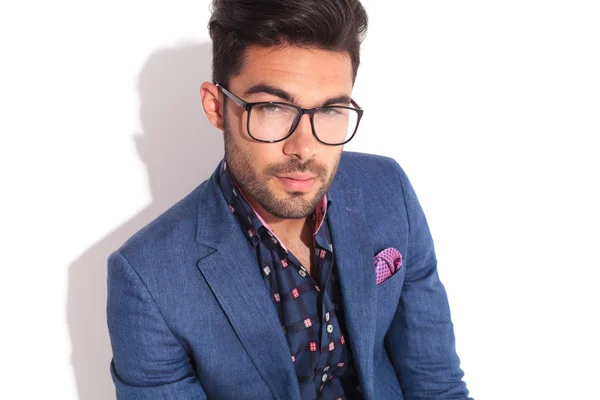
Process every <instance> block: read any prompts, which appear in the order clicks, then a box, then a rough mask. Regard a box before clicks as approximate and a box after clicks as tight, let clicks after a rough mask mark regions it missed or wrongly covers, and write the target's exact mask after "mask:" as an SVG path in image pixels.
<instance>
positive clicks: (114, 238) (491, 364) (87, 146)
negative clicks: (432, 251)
mask: <svg viewBox="0 0 600 400" xmlns="http://www.w3.org/2000/svg"><path fill="white" fill-rule="evenodd" d="M364 4H365V6H366V8H367V10H368V12H369V14H370V19H371V26H370V32H369V35H368V38H367V40H366V41H365V43H364V48H363V65H362V67H361V70H360V72H359V78H358V81H357V84H356V88H355V98H356V99H357V100H358V101H359V103H360V104H361V105H362V106H363V107H364V108H365V109H366V112H365V119H364V120H363V121H364V125H362V130H361V132H360V134H359V135H358V136H357V137H356V139H355V140H354V141H353V142H352V143H350V145H348V146H347V149H348V150H355V151H363V152H372V153H378V154H384V155H388V156H392V157H394V158H396V159H397V160H398V161H399V162H400V163H401V165H402V166H403V167H404V168H405V170H406V171H407V173H408V174H409V176H410V177H411V180H412V182H413V185H414V186H415V188H416V190H417V193H418V195H419V197H420V199H421V203H422V205H423V207H424V209H425V212H426V214H427V216H428V219H429V222H430V225H431V229H432V231H433V235H434V238H435V241H436V248H437V253H438V258H439V271H440V276H441V278H442V280H443V282H444V283H445V285H446V288H447V290H448V294H449V299H450V304H451V310H452V316H453V320H454V323H455V333H456V336H457V347H458V351H459V355H460V357H461V359H462V367H463V368H464V370H465V372H466V376H465V379H466V381H467V383H468V386H469V388H470V390H471V392H472V395H473V396H474V397H475V398H477V399H487V400H495V399H523V400H526V399H527V400H528V399H592V398H594V399H600V394H599V392H598V389H597V385H596V383H595V380H597V378H598V375H599V373H600V367H599V364H598V359H599V358H600V345H599V344H598V343H599V341H598V338H599V337H600V328H599V322H600V318H599V312H598V307H599V306H600V295H599V292H600V287H599V282H598V278H599V277H600V275H599V274H598V268H599V267H600V261H599V258H598V257H599V255H598V248H599V243H600V241H599V239H600V235H599V229H600V228H599V227H600V214H599V211H598V208H599V207H598V205H599V204H600V195H599V191H600V187H599V186H600V183H599V182H600V179H599V173H600V161H599V159H600V157H599V150H600V148H599V145H598V141H597V139H598V137H599V134H600V24H599V23H598V21H599V20H600V3H598V2H597V1H583V0H571V1H566V0H563V1H534V0H519V1H516V0H505V1H495V2H491V1H466V0H459V1H453V2H448V1H425V2H392V1H382V0H365V1H364ZM208 18H209V12H208V1H206V0H205V1H198V0H196V1H190V0H188V1H185V0H178V1H173V0H172V1H169V2H167V1H162V2H148V1H131V0H130V1H127V2H122V1H102V2H91V1H84V2H82V1H78V2H76V1H67V0H57V1H52V2H42V1H37V2H36V1H33V2H2V5H0V45H1V47H0V49H1V53H0V174H1V176H0V178H1V183H2V186H1V187H2V189H3V190H2V194H1V195H0V203H1V207H0V249H1V255H2V272H1V275H0V310H1V314H0V315H1V320H2V329H1V330H0V348H1V353H0V354H1V355H2V356H1V360H2V361H1V363H0V381H1V382H2V384H1V385H0V398H3V399H42V398H56V399H83V400H104V399H114V390H113V386H112V382H111V381H110V376H109V369H108V366H109V361H110V357H111V352H110V345H109V339H108V333H107V328H106V324H105V300H106V287H105V285H106V283H105V282H106V266H105V260H106V257H107V255H108V254H109V252H111V251H113V250H114V249H116V248H117V247H118V246H119V245H120V244H121V243H122V242H123V241H124V240H126V239H127V238H128V237H129V236H130V235H131V234H133V233H134V232H135V231H137V230H138V229H139V228H141V227H142V226H143V225H145V224H146V223H148V222H149V221H150V220H152V219H153V218H154V217H155V216H157V215H158V214H159V213H161V212H162V211H163V210H165V209H166V208H167V207H168V206H169V205H170V204H172V203H174V202H175V201H176V200H177V199H179V198H181V197H182V196H183V195H185V194H186V193H188V192H189V191H190V190H192V189H193V188H194V187H195V186H196V185H197V184H199V183H200V182H201V181H203V180H204V179H206V178H207V177H208V176H209V174H210V173H211V172H212V170H213V169H214V167H215V166H216V163H217V162H218V160H219V159H220V158H221V157H222V140H221V138H220V133H219V132H218V131H216V130H215V129H213V128H212V127H210V126H209V125H208V123H207V122H206V121H205V117H204V115H203V113H202V110H201V106H200V102H199V97H198V87H199V84H200V83H201V82H202V81H203V80H208V79H209V77H210V44H209V41H208V34H207V30H206V23H207V21H208Z"/></svg>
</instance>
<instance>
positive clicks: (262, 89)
mask: <svg viewBox="0 0 600 400" xmlns="http://www.w3.org/2000/svg"><path fill="white" fill-rule="evenodd" d="M257 93H265V94H270V95H272V96H275V97H279V98H280V99H283V100H285V101H288V102H290V103H293V104H295V103H297V101H296V98H295V97H294V96H293V95H292V94H291V93H288V92H286V91H285V90H283V89H280V88H277V87H275V86H271V85H266V84H264V83H260V84H258V85H254V86H252V87H251V88H250V89H248V90H246V92H245V93H244V96H249V95H251V94H257Z"/></svg>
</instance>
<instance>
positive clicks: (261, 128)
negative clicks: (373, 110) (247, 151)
mask: <svg viewBox="0 0 600 400" xmlns="http://www.w3.org/2000/svg"><path fill="white" fill-rule="evenodd" d="M217 87H218V88H220V89H221V90H222V91H223V93H225V95H227V97H229V98H230V99H231V100H233V101H234V102H235V103H236V104H238V105H239V106H240V107H242V108H243V109H244V110H246V111H247V112H248V116H247V118H248V119H247V130H248V134H249V135H250V137H251V138H252V139H254V140H256V141H259V142H265V143H277V142H281V141H282V140H285V139H287V138H289V137H290V136H291V135H292V134H293V133H294V131H295V130H296V128H297V127H298V124H300V119H301V118H302V116H303V115H304V114H308V115H309V116H310V124H311V127H312V133H313V135H314V137H315V138H317V140H318V141H319V142H321V143H323V144H326V145H329V146H341V145H343V144H346V143H348V142H349V141H350V140H352V138H353V137H354V135H355V134H356V131H357V130H358V125H359V123H360V120H361V118H362V115H363V110H362V108H360V107H359V106H358V104H356V102H355V101H354V100H351V102H352V105H353V106H354V107H349V106H323V107H316V108H310V109H306V108H302V107H298V106H295V105H293V104H288V103H280V102H277V101H261V102H257V103H248V102H247V101H244V100H242V99H241V98H239V97H238V96H236V95H235V94H233V93H231V92H230V91H229V90H227V89H225V88H224V87H223V86H221V85H220V84H217Z"/></svg>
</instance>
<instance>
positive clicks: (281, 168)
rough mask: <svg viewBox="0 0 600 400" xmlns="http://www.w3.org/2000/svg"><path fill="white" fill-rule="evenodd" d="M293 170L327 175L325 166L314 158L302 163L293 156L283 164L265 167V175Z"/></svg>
mask: <svg viewBox="0 0 600 400" xmlns="http://www.w3.org/2000/svg"><path fill="white" fill-rule="evenodd" d="M294 172H300V173H303V172H312V173H313V174H315V175H317V176H319V177H325V176H327V167H326V166H325V165H323V164H319V163H318V162H316V161H315V160H308V161H307V162H305V163H304V164H303V163H302V162H301V161H300V160H298V159H295V158H294V159H291V160H290V161H288V162H286V163H284V164H276V165H269V166H268V167H267V168H265V174H267V175H281V174H293V173H294Z"/></svg>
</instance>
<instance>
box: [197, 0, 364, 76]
mask: <svg viewBox="0 0 600 400" xmlns="http://www.w3.org/2000/svg"><path fill="white" fill-rule="evenodd" d="M211 10H212V16H211V18H210V21H209V23H208V29H209V32H210V37H211V39H212V45H213V50H212V51H213V64H212V66H213V82H214V83H220V84H222V85H227V84H228V83H229V79H230V78H231V77H232V76H235V75H236V74H237V73H239V72H240V70H241V69H242V67H243V65H244V52H245V50H246V49H247V48H248V46H264V47H270V46H282V47H284V46H287V45H292V46H299V47H306V48H310V47H315V48H319V49H322V50H328V51H340V52H348V53H349V55H350V59H351V61H352V69H353V77H352V80H353V82H354V80H355V79H356V73H357V71H358V66H359V64H360V44H361V42H362V40H363V39H364V36H365V34H366V31H367V24H368V20H367V13H366V11H365V9H364V8H363V6H362V4H361V3H360V0H213V2H212V6H211Z"/></svg>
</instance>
